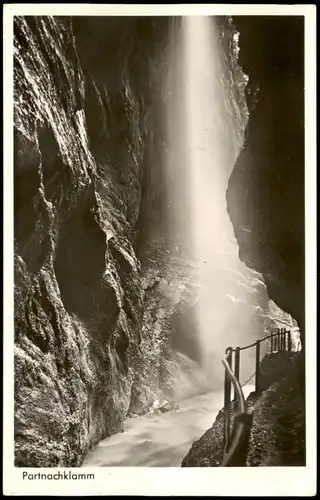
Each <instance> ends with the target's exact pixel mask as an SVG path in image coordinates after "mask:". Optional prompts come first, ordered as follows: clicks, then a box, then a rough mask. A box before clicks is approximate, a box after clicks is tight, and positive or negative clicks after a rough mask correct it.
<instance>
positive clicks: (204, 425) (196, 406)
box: [83, 385, 254, 467]
mask: <svg viewBox="0 0 320 500" xmlns="http://www.w3.org/2000/svg"><path fill="white" fill-rule="evenodd" d="M253 390H254V387H253V386H251V385H246V386H245V387H244V388H243V391H244V395H245V397H247V396H248V395H249V394H250V392H252V391H253ZM222 407H223V390H222V389H220V390H218V391H213V392H209V393H206V394H202V395H199V396H195V397H192V398H189V399H186V400H185V401H182V402H181V403H180V408H179V410H176V411H172V412H167V413H162V414H155V413H149V414H147V415H144V416H141V417H135V418H130V419H127V420H126V422H125V424H124V432H121V433H119V434H115V435H114V436H111V437H109V438H107V439H104V440H102V441H100V443H99V444H98V445H97V446H96V447H95V448H93V449H92V450H91V451H90V452H89V454H88V455H87V457H86V459H85V460H84V463H83V467H111V466H118V467H121V466H129V467H130V466H136V467H139V466H140V467H180V466H181V462H182V460H183V458H184V456H185V455H186V454H187V453H188V451H189V449H190V448H191V446H192V443H193V442H194V441H195V440H197V439H199V438H200V437H201V436H202V434H203V433H204V432H205V431H207V430H208V429H209V428H210V427H211V426H212V424H213V422H214V420H215V418H216V415H217V414H218V412H219V411H220V409H221V408H222Z"/></svg>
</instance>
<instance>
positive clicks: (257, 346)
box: [256, 340, 260, 392]
mask: <svg viewBox="0 0 320 500" xmlns="http://www.w3.org/2000/svg"><path fill="white" fill-rule="evenodd" d="M259 383H260V340H258V341H257V343H256V392H258V391H259Z"/></svg>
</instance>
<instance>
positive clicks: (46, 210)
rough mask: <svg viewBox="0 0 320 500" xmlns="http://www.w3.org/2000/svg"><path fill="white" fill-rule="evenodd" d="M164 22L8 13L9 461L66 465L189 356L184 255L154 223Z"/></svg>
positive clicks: (161, 222)
mask: <svg viewBox="0 0 320 500" xmlns="http://www.w3.org/2000/svg"><path fill="white" fill-rule="evenodd" d="M220 27H221V31H220V41H221V46H222V47H223V50H224V52H223V54H224V56H223V57H222V61H221V75H222V76H221V85H222V86H223V85H224V81H227V87H228V89H229V90H228V92H229V94H228V99H227V100H226V103H225V105H226V115H228V116H232V117H234V121H232V120H231V122H232V124H231V125H230V123H229V124H228V126H229V129H228V126H226V133H227V134H228V133H230V127H231V129H232V127H233V129H232V130H233V133H234V134H237V141H235V142H236V143H237V144H238V142H239V140H240V139H241V138H242V136H243V124H244V123H245V121H246V116H247V114H246V113H247V111H246V105H245V102H244V97H243V92H244V85H245V82H244V79H243V75H242V73H241V70H240V68H239V66H238V65H237V63H236V58H235V54H234V45H233V34H234V28H233V27H232V25H231V23H230V20H228V19H225V18H222V19H220ZM171 30H172V20H170V19H169V18H162V17H159V18H135V17H130V18H124V17H121V18H103V17H98V18H95V17H89V18H82V17H74V18H68V17H62V18H59V17H54V18H52V17H37V18H35V17H28V18H22V17H19V18H16V19H15V27H14V36H15V40H14V44H15V52H14V84H15V89H14V120H15V129H14V141H15V144H14V154H15V157H14V182H15V200H14V203H15V464H16V466H29V467H55V466H79V465H81V463H82V461H83V458H84V456H85V455H86V453H87V451H88V449H89V448H90V447H91V446H93V445H94V444H96V443H97V442H98V441H99V440H100V439H102V438H104V437H107V436H109V435H111V434H114V433H116V432H119V431H120V430H121V429H122V424H123V420H124V418H125V417H126V416H127V415H128V414H133V413H139V414H141V413H144V412H146V411H148V409H149V408H150V406H151V405H152V403H153V402H154V400H155V399H159V398H161V397H167V398H170V397H172V394H173V392H174V390H175V388H174V386H173V385H174V384H173V377H172V376H173V374H174V373H175V371H176V369H177V366H178V365H179V364H184V363H185V360H186V359H188V360H189V356H191V354H190V353H191V352H192V353H193V357H194V358H195V359H194V361H195V362H196V357H197V354H196V353H197V345H196V343H195V342H194V338H193V337H192V335H189V337H188V329H186V323H187V322H188V323H189V324H190V321H189V320H187V321H186V318H189V316H188V314H189V312H188V311H190V309H192V305H193V304H194V301H195V299H196V287H194V283H193V282H192V273H193V262H192V257H191V256H190V255H189V254H188V249H187V248H184V247H183V244H182V243H181V241H179V242H178V243H177V241H175V237H173V235H172V234H168V232H167V227H168V224H167V221H168V217H170V214H169V213H168V210H167V208H168V200H167V193H166V189H165V175H164V172H163V164H164V162H163V158H164V155H165V148H166V143H165V140H166V137H165V133H164V129H163V123H164V121H165V120H164V112H165V109H166V105H167V104H168V99H169V97H168V88H167V86H166V84H165V81H166V78H167V71H168V56H167V49H168V40H169V39H170V36H169V33H171ZM235 151H236V149H235V147H233V146H232V147H230V162H233V161H234V159H233V158H234V155H235ZM191 317H192V314H191V315H190V318H191ZM172 332H175V335H174V336H173V335H172ZM173 353H174V355H173ZM176 354H178V357H176V356H175V355H176ZM191 357H192V356H191ZM194 367H195V366H194V365H192V371H193V369H194ZM219 367H220V360H219ZM189 369H190V365H188V364H187V366H186V370H187V372H188V370H189ZM189 371H190V370H189ZM193 373H194V371H193Z"/></svg>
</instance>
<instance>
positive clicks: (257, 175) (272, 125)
mask: <svg viewBox="0 0 320 500" xmlns="http://www.w3.org/2000/svg"><path fill="white" fill-rule="evenodd" d="M234 23H235V25H236V27H237V29H238V30H239V31H240V40H239V44H240V55H239V64H240V65H241V67H242V68H243V70H244V72H245V73H246V74H247V75H248V76H249V86H248V92H247V95H248V101H249V106H250V109H251V113H250V118H249V122H248V126H247V131H246V139H245V144H244V146H243V148H242V151H241V153H240V154H239V156H238V159H237V162H236V165H235V167H234V170H233V172H232V175H231V177H230V180H229V187H228V191H227V200H228V209H229V213H230V218H231V220H232V222H233V226H234V230H235V235H236V238H237V240H238V243H239V256H240V258H241V260H243V262H245V264H246V265H247V266H248V267H251V268H254V269H256V270H257V271H259V272H261V273H262V274H263V276H264V279H265V282H266V285H267V288H268V294H269V297H270V298H271V299H273V300H274V301H275V302H276V303H277V304H278V306H279V307H280V308H281V309H283V310H284V311H286V312H288V313H289V314H291V316H292V317H293V318H295V319H297V321H298V323H299V326H300V329H301V332H302V333H303V334H304V245H305V241H304V18H303V17H290V16H289V17H288V16H285V17H284V16H279V17H277V16H275V17H272V16H271V17H270V16H267V17H264V16H262V17H254V16H251V17H245V16H239V17H235V18H234Z"/></svg>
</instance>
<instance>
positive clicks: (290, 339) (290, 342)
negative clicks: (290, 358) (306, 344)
mask: <svg viewBox="0 0 320 500" xmlns="http://www.w3.org/2000/svg"><path fill="white" fill-rule="evenodd" d="M291 350H292V338H291V330H289V331H288V351H289V352H291Z"/></svg>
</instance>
